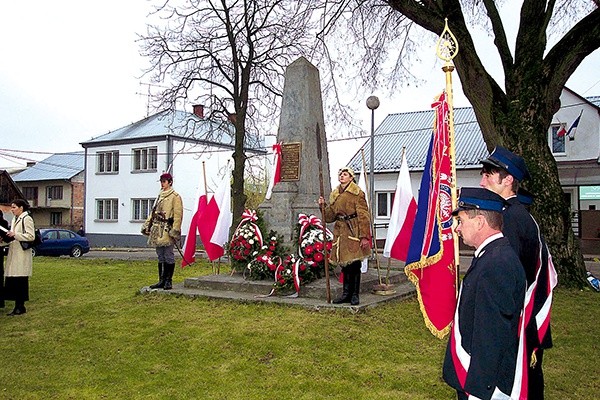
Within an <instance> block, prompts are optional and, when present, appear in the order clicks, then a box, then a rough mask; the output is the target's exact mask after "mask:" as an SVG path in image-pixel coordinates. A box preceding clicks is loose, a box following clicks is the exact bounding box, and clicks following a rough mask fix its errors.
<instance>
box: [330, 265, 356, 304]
mask: <svg viewBox="0 0 600 400" xmlns="http://www.w3.org/2000/svg"><path fill="white" fill-rule="evenodd" d="M342 273H343V274H344V276H343V282H342V285H343V286H342V296H341V297H339V298H337V299H335V300H334V301H333V304H343V303H350V298H351V297H352V276H351V274H350V269H349V268H346V267H344V268H342Z"/></svg>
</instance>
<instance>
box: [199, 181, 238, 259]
mask: <svg viewBox="0 0 600 400" xmlns="http://www.w3.org/2000/svg"><path fill="white" fill-rule="evenodd" d="M229 182H230V181H229V171H228V172H227V173H226V174H225V178H224V179H223V182H221V184H220V185H219V187H218V188H217V192H216V193H215V194H214V196H213V197H212V198H211V199H210V200H209V201H208V204H207V205H206V208H205V209H204V212H203V213H202V215H201V218H202V220H201V221H200V220H198V231H199V232H200V239H202V243H203V244H204V250H205V251H206V255H207V256H208V258H209V259H210V260H211V261H214V260H216V259H218V258H219V257H221V256H222V255H223V254H225V243H227V241H228V239H229V229H230V228H231V224H232V222H233V216H232V213H231V185H230V183H229Z"/></svg>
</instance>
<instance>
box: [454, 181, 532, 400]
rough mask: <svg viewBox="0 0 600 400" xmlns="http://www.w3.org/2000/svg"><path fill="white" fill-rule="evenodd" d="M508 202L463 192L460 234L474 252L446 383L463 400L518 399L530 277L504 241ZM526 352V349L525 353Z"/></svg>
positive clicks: (458, 213) (478, 192)
mask: <svg viewBox="0 0 600 400" xmlns="http://www.w3.org/2000/svg"><path fill="white" fill-rule="evenodd" d="M504 206H505V202H504V199H503V198H502V197H500V196H498V195H497V194H495V193H494V192H491V191H489V190H486V189H482V188H463V189H462V190H461V192H460V198H459V202H458V208H457V209H456V210H454V211H453V212H452V215H454V216H457V217H458V225H457V226H456V228H455V231H456V233H457V235H458V236H460V237H462V239H463V242H464V243H465V244H466V245H468V246H471V247H474V248H475V249H476V250H475V255H474V257H473V261H472V262H471V266H470V267H469V269H468V271H467V272H466V274H465V276H464V278H463V281H462V285H461V287H460V292H459V297H458V307H457V309H456V312H455V315H454V321H453V323H452V330H451V333H450V340H449V342H448V347H447V349H446V357H445V358H444V367H443V377H444V380H445V381H446V383H448V385H450V386H452V387H453V388H455V389H456V391H457V394H458V398H459V399H486V400H487V399H492V398H493V399H501V398H502V399H504V398H506V399H508V398H518V397H509V396H518V394H519V391H520V390H521V385H520V382H521V380H520V379H521V378H522V374H520V373H519V368H518V367H519V366H520V365H521V363H520V362H518V351H519V328H520V327H519V321H520V318H519V316H520V314H521V310H522V308H523V302H524V298H525V290H526V285H527V283H526V280H525V272H524V271H523V267H522V265H521V263H520V262H519V258H518V257H517V255H516V253H515V251H514V250H513V249H512V247H511V245H510V243H509V242H508V239H506V238H505V237H504V236H503V235H502V231H501V230H502V214H501V213H502V210H503V208H504ZM521 348H522V347H521Z"/></svg>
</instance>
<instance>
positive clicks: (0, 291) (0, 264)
mask: <svg viewBox="0 0 600 400" xmlns="http://www.w3.org/2000/svg"><path fill="white" fill-rule="evenodd" d="M8 229H9V225H8V221H7V220H5V219H4V215H3V213H2V212H1V211H0V308H4V249H5V248H6V246H8V242H10V241H11V239H10V238H9V237H8V235H7V233H8Z"/></svg>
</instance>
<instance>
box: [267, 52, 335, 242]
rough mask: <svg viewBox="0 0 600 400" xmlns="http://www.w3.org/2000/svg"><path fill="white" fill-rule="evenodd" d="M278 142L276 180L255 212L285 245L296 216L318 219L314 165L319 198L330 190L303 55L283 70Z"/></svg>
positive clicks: (316, 101)
mask: <svg viewBox="0 0 600 400" xmlns="http://www.w3.org/2000/svg"><path fill="white" fill-rule="evenodd" d="M317 130H318V131H319V132H318V133H317ZM277 143H281V161H282V162H281V182H279V183H277V184H276V185H275V187H274V188H273V194H272V196H271V199H269V200H265V201H264V202H263V203H262V204H261V205H260V207H259V209H260V210H261V211H262V212H263V215H264V219H265V222H266V223H267V226H268V229H273V230H275V231H277V232H278V233H279V234H281V235H283V239H284V242H285V244H287V245H291V244H292V242H293V241H294V239H295V238H294V234H295V227H296V224H297V223H298V214H299V213H304V214H308V215H310V214H314V215H316V216H317V217H319V218H321V210H320V209H319V205H318V203H317V200H318V198H319V196H320V181H319V164H320V165H321V169H322V176H323V188H324V197H325V198H326V199H328V196H329V193H330V192H331V179H330V175H329V156H328V152H327V139H326V137H325V124H324V119H323V100H322V98H321V83H320V80H319V70H318V69H317V68H316V67H315V66H314V65H312V64H311V63H310V62H309V61H308V60H307V59H306V58H304V57H300V58H299V59H297V60H296V61H294V62H293V63H291V64H290V65H289V66H288V67H287V69H286V71H285V84H284V88H283V101H282V103H281V116H280V118H279V130H278V132H277ZM318 147H320V149H321V152H320V154H319V152H318ZM319 155H320V156H321V161H320V162H319Z"/></svg>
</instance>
